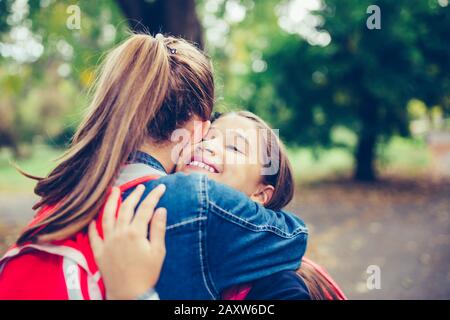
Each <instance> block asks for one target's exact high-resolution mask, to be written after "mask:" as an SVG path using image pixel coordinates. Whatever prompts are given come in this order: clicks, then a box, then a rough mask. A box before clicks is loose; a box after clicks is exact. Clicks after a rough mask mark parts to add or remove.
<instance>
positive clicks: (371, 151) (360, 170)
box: [354, 130, 376, 182]
mask: <svg viewBox="0 0 450 320" xmlns="http://www.w3.org/2000/svg"><path fill="white" fill-rule="evenodd" d="M375 147H376V134H375V132H374V131H373V130H369V131H366V130H363V133H362V134H361V136H360V137H359V140H358V146H357V147H356V154H355V160H356V168H355V172H354V179H355V180H357V181H361V182H373V181H375V180H376V172H375Z"/></svg>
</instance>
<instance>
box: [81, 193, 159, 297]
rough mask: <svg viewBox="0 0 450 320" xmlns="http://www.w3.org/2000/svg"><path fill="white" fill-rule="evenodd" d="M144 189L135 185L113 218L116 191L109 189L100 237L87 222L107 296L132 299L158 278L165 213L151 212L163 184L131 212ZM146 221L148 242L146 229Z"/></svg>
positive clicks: (95, 229)
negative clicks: (148, 235) (116, 215)
mask: <svg viewBox="0 0 450 320" xmlns="http://www.w3.org/2000/svg"><path fill="white" fill-rule="evenodd" d="M144 190H145V187H144V186H143V185H139V186H137V187H136V189H135V190H134V191H133V192H132V193H131V194H130V195H129V196H128V198H127V199H126V200H125V201H124V202H123V203H122V205H121V207H120V208H119V214H118V217H117V219H116V218H115V213H116V211H117V203H118V200H119V197H120V190H119V188H113V189H112V192H111V194H110V196H109V198H108V200H107V201H106V204H105V209H104V214H103V221H102V226H103V239H102V238H101V237H100V236H99V234H98V232H97V228H96V225H95V221H94V222H92V223H91V224H90V225H89V239H90V242H91V246H92V250H93V252H94V257H95V260H96V262H97V265H98V267H99V269H100V273H101V275H102V278H103V282H104V284H105V288H106V297H107V299H111V300H114V299H120V300H127V299H135V298H137V297H138V296H140V295H142V294H144V293H145V292H147V290H149V289H150V288H153V287H154V286H155V284H156V282H157V281H158V278H159V274H160V272H161V268H162V264H163V261H164V258H165V254H166V247H165V241H164V237H165V232H166V219H167V212H166V209H164V208H158V209H157V210H156V211H155V207H156V205H157V203H158V201H159V199H160V198H161V196H162V195H163V194H164V191H165V186H164V185H159V186H158V187H156V188H155V189H153V190H152V191H151V192H150V193H149V195H148V196H147V197H146V198H145V199H144V200H143V201H142V203H141V204H140V206H139V208H138V210H137V212H136V215H134V211H135V208H136V206H137V204H138V202H139V200H140V199H141V197H142V194H143V192H144ZM153 213H154V214H153ZM133 215H134V218H133ZM152 216H153V218H152ZM150 221H151V224H150V241H149V240H148V239H147V232H148V225H149V223H150Z"/></svg>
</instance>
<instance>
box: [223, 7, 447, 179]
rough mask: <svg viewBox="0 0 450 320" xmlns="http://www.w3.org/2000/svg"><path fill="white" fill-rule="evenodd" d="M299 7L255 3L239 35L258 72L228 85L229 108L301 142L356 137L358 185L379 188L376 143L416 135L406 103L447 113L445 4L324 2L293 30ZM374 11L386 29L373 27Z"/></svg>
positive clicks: (245, 74) (232, 34)
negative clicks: (337, 132) (337, 134)
mask: <svg viewBox="0 0 450 320" xmlns="http://www.w3.org/2000/svg"><path fill="white" fill-rule="evenodd" d="M269 2H271V3H272V5H271V6H270V5H269V4H268V3H269ZM294 2H296V1H284V2H279V1H261V2H255V3H254V7H253V8H252V9H251V10H248V11H247V17H246V19H245V21H243V22H242V23H241V24H240V25H239V26H236V27H235V28H234V29H231V31H230V35H229V37H230V38H231V39H233V38H234V39H242V40H243V41H242V42H241V44H242V46H243V47H247V48H248V49H247V52H248V54H247V56H248V57H249V58H251V59H249V58H247V60H245V59H242V60H243V61H244V65H245V64H247V65H249V64H250V65H252V64H253V68H250V69H249V70H248V71H245V70H244V71H242V70H241V71H242V74H243V76H242V77H241V78H240V79H237V80H236V79H234V80H233V79H228V78H225V80H226V83H225V90H228V89H233V87H234V86H236V87H237V88H238V89H233V91H232V92H231V93H230V92H228V93H227V95H228V97H227V101H232V103H238V104H244V105H245V106H248V107H249V108H250V109H252V110H254V111H256V112H257V113H259V114H261V115H263V116H264V117H265V118H266V119H267V120H268V121H270V122H271V123H272V124H273V125H274V126H276V127H278V128H280V129H281V130H280V134H281V135H282V136H284V138H286V139H287V140H289V141H291V142H294V143H299V144H310V145H311V144H315V145H325V146H327V145H330V144H331V143H332V139H331V136H332V132H333V129H334V128H336V127H338V126H341V127H342V126H343V127H346V128H348V129H350V130H352V131H353V132H355V133H356V134H357V137H358V141H357V145H356V147H355V150H354V157H355V169H354V177H355V179H357V180H360V181H373V180H375V179H376V170H375V160H376V146H377V143H379V142H380V141H387V139H389V138H390V137H391V136H392V135H395V134H400V135H408V134H409V129H408V124H409V119H408V113H407V109H406V107H407V103H408V101H410V100H411V99H413V98H416V99H420V100H422V101H424V102H425V103H426V105H427V106H430V107H431V106H434V105H440V106H441V107H442V108H443V109H444V110H446V112H448V111H449V108H450V65H449V63H450V46H449V45H448V39H450V8H449V7H448V6H447V7H443V6H442V5H445V3H444V4H442V3H443V2H441V4H442V5H439V3H438V1H437V0H429V1H414V2H413V3H412V2H411V1H407V0H402V1H400V0H397V1H390V0H377V1H375V0H325V1H323V6H322V7H320V8H316V10H314V11H313V12H311V15H310V16H307V17H305V18H304V19H303V20H301V21H300V20H299V21H295V18H296V16H295V14H298V15H299V14H300V12H297V13H296V12H293V13H292V10H294V9H295V6H293V7H289V4H290V3H294ZM297 2H301V1H297ZM242 3H245V2H244V1H243V2H242ZM372 4H375V5H378V6H379V7H380V9H381V29H380V30H369V29H368V28H367V27H366V20H367V18H368V17H369V15H368V14H367V13H366V9H367V7H368V6H369V5H372ZM283 6H285V11H284V13H283V10H282V8H283ZM274 8H275V10H274ZM283 14H284V15H285V16H283ZM289 17H291V18H293V20H294V21H293V22H292V21H291V22H289V21H286V19H289ZM283 19H284V20H283ZM308 19H309V20H308ZM308 21H309V25H308ZM289 23H290V25H289ZM296 23H297V25H296ZM311 25H312V26H313V27H311ZM308 28H309V29H308ZM243 29H244V30H245V31H242V30H243ZM297 30H298V33H297ZM305 30H306V31H305ZM299 34H300V35H299ZM236 57H238V56H237V55H236ZM252 60H253V62H252ZM256 62H257V64H256V65H255V63H256ZM230 95H231V97H230Z"/></svg>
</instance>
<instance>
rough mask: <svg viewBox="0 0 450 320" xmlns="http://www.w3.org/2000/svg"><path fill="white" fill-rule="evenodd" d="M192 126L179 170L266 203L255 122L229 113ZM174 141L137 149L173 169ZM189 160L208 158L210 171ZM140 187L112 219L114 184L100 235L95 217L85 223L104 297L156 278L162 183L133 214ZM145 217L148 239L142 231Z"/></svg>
mask: <svg viewBox="0 0 450 320" xmlns="http://www.w3.org/2000/svg"><path fill="white" fill-rule="evenodd" d="M197 123H198V122H197ZM197 125H198V124H197ZM210 126H211V127H210ZM194 127H195V125H194V121H191V122H189V123H188V124H187V125H186V129H187V130H188V132H190V133H191V135H192V136H193V137H194V139H192V140H191V141H192V142H193V144H192V145H191V144H189V145H187V146H186V147H185V148H184V151H183V152H182V154H181V155H180V156H179V158H178V164H177V171H181V172H184V173H187V174H189V173H192V172H198V173H202V174H206V175H207V176H208V178H210V179H212V180H215V181H217V182H220V183H223V184H226V185H229V186H231V187H233V188H235V189H237V190H239V191H241V192H243V193H245V194H246V195H247V196H249V197H250V198H251V199H252V200H253V201H256V202H259V203H261V204H263V205H264V204H265V203H267V202H268V201H269V200H270V198H271V197H272V195H273V191H274V187H273V186H271V185H265V184H263V183H262V179H261V175H260V173H261V168H262V167H261V164H260V163H259V159H258V157H257V160H258V161H254V155H255V154H258V152H259V150H258V145H259V143H258V139H257V137H256V136H255V135H252V134H251V133H250V132H251V130H255V129H257V126H256V124H255V123H254V122H253V121H251V120H249V119H247V118H244V117H241V116H238V115H233V114H231V115H226V116H223V117H221V118H219V119H218V120H216V121H215V122H214V123H213V124H212V125H211V124H210V123H209V121H206V122H203V123H201V126H200V133H201V134H200V135H199V134H195V131H196V130H195V129H194ZM208 129H209V130H208ZM199 136H200V139H199V138H198V137H199ZM201 137H203V140H201ZM174 147H175V144H173V143H171V144H167V145H163V146H160V148H159V149H157V148H156V147H155V146H152V145H150V144H147V145H144V146H142V147H141V150H143V151H145V152H148V153H150V154H152V155H153V156H154V157H155V158H156V159H157V160H159V161H160V162H161V163H162V164H163V166H164V167H165V168H166V170H167V171H168V172H171V171H173V170H171V169H173V167H174V165H175V163H173V159H172V158H171V152H172V150H173V148H174ZM152 150H153V151H152ZM156 151H157V152H156ZM188 151H190V152H188ZM192 161H197V162H202V163H204V164H208V165H209V166H210V167H211V168H213V171H214V172H210V170H211V169H207V168H206V167H199V166H198V165H194V164H193V163H192ZM143 191H144V188H143V186H138V187H137V188H136V189H135V190H134V191H133V192H132V193H131V194H130V196H129V197H128V198H127V199H126V200H125V201H124V203H123V204H122V206H121V207H120V208H119V209H118V210H119V214H118V218H117V221H115V220H116V219H115V217H114V215H115V212H116V211H117V201H118V199H119V196H120V191H119V189H118V188H113V189H112V193H111V195H110V196H109V198H108V200H107V203H106V205H105V213H104V218H103V229H104V239H101V238H100V236H99V235H98V233H97V230H96V228H95V224H94V223H91V225H90V226H89V237H90V241H91V245H92V248H93V252H94V257H95V260H96V261H97V264H98V266H99V269H100V272H101V274H102V277H103V281H104V283H105V288H106V292H107V299H121V300H128V299H135V298H136V297H138V296H140V295H141V294H143V293H145V292H146V291H147V290H148V289H149V288H151V287H154V286H155V284H156V282H157V281H158V278H159V274H160V272H161V268H162V264H163V261H164V257H165V244H164V236H165V226H166V212H165V209H163V208H160V209H158V210H156V212H154V209H155V207H156V204H157V203H158V201H159V199H160V198H161V196H162V194H163V193H164V191H165V188H164V187H163V185H161V186H159V187H158V188H155V189H154V190H153V191H152V192H150V193H149V195H148V196H147V197H146V199H145V200H144V201H143V202H142V204H141V205H140V206H139V208H138V210H137V213H136V215H135V218H134V219H133V213H134V211H135V209H136V205H137V203H138V201H139V199H140V197H141V196H142V193H143ZM152 216H153V218H152ZM149 223H150V228H151V230H150V235H151V239H150V241H149V240H148V239H147V231H146V230H147V229H146V228H147V226H148V224H149Z"/></svg>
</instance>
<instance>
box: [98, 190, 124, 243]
mask: <svg viewBox="0 0 450 320" xmlns="http://www.w3.org/2000/svg"><path fill="white" fill-rule="evenodd" d="M119 197H120V189H119V188H117V187H113V188H112V189H111V193H110V195H109V197H108V199H107V200H106V203H105V208H104V209H103V218H102V227H103V238H104V239H107V238H108V237H109V236H110V235H111V234H112V233H113V231H114V224H115V220H116V217H115V215H116V211H117V203H118V202H119Z"/></svg>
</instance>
